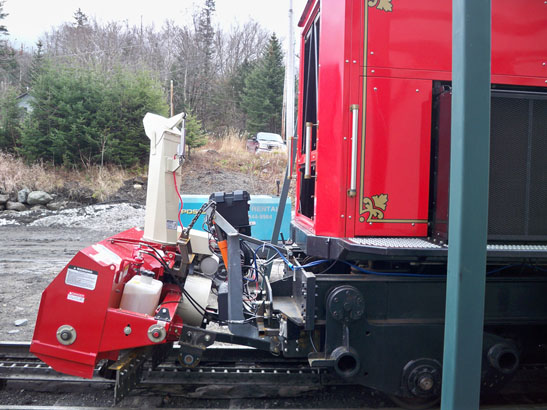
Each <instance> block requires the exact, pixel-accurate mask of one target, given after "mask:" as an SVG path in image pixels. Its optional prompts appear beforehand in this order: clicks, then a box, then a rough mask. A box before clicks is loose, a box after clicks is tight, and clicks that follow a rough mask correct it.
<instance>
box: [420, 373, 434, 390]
mask: <svg viewBox="0 0 547 410" xmlns="http://www.w3.org/2000/svg"><path fill="white" fill-rule="evenodd" d="M434 384H435V381H434V380H433V377H431V375H430V374H424V375H422V376H420V378H419V379H418V387H419V388H420V389H421V390H423V391H429V390H431V389H432V388H433V385H434Z"/></svg>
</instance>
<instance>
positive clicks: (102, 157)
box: [20, 63, 167, 166]
mask: <svg viewBox="0 0 547 410" xmlns="http://www.w3.org/2000/svg"><path fill="white" fill-rule="evenodd" d="M42 70H43V71H42V73H41V74H40V75H39V76H38V78H37V79H36V81H35V83H34V85H33V88H32V90H31V92H30V94H31V95H32V96H33V97H34V100H33V101H32V102H31V105H32V107H33V111H32V112H31V114H30V115H29V116H28V118H27V120H26V121H25V123H24V126H23V135H22V138H21V149H20V152H21V153H22V154H23V155H24V156H25V157H26V158H27V159H29V160H36V159H38V158H42V159H45V160H47V161H51V162H53V163H55V164H64V165H86V166H87V165H91V164H104V163H117V164H120V165H124V166H131V165H133V164H136V163H138V162H139V161H140V160H146V159H147V152H148V146H149V141H148V139H147V138H146V136H145V134H144V130H143V127H142V118H143V117H144V115H145V114H146V112H148V111H151V112H155V113H158V114H161V115H167V105H166V104H165V101H164V95H163V93H162V90H161V87H160V86H159V85H158V84H157V83H156V82H155V81H153V80H151V79H150V77H149V76H147V75H146V74H145V73H140V74H131V73H128V72H126V71H123V70H121V69H119V70H117V71H116V72H115V73H114V74H110V75H107V74H105V73H104V72H101V71H96V70H92V69H87V70H86V69H82V68H79V69H76V68H72V67H68V66H63V65H54V64H51V63H49V64H44V65H43V68H42Z"/></svg>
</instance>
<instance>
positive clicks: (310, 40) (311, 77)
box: [300, 16, 319, 154]
mask: <svg viewBox="0 0 547 410" xmlns="http://www.w3.org/2000/svg"><path fill="white" fill-rule="evenodd" d="M318 81H319V16H317V18H316V19H315V21H314V22H313V24H312V25H311V27H310V29H309V30H308V33H307V34H306V40H305V43H304V84H303V85H304V96H303V104H302V119H303V121H302V134H301V135H302V138H301V141H302V145H301V147H300V151H301V153H302V154H304V153H305V152H306V141H305V139H306V123H308V122H311V123H313V124H317V110H318V95H317V94H318ZM316 144H317V127H313V128H312V141H311V146H312V151H313V150H315V148H316Z"/></svg>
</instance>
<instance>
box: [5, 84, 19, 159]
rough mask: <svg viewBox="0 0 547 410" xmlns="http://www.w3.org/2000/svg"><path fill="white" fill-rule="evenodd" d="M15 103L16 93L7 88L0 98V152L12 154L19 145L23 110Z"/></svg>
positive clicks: (13, 89) (11, 88)
mask: <svg viewBox="0 0 547 410" xmlns="http://www.w3.org/2000/svg"><path fill="white" fill-rule="evenodd" d="M17 103H18V101H17V91H16V90H15V88H13V87H9V88H8V89H7V90H6V91H5V92H4V95H2V97H1V98H0V150H4V151H11V152H13V151H15V149H16V147H17V145H18V144H19V137H20V135H21V119H22V118H23V108H21V107H19V105H18V104H17Z"/></svg>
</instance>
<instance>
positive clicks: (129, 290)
mask: <svg viewBox="0 0 547 410" xmlns="http://www.w3.org/2000/svg"><path fill="white" fill-rule="evenodd" d="M162 287H163V283H162V282H161V281H159V280H156V279H153V278H151V277H149V276H144V275H135V276H133V277H132V278H131V279H130V280H129V282H127V283H126V284H125V287H124V289H123V294H122V300H121V302H120V309H123V310H129V311H131V312H137V313H144V314H147V315H150V316H152V315H153V314H154V312H155V310H156V308H157V307H158V302H159V301H160V294H161V289H162Z"/></svg>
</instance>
